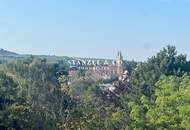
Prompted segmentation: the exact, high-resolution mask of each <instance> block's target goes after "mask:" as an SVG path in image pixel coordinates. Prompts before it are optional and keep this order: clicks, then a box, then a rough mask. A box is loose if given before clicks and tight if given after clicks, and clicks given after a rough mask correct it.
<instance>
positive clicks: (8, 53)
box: [0, 48, 19, 57]
mask: <svg viewBox="0 0 190 130" xmlns="http://www.w3.org/2000/svg"><path fill="white" fill-rule="evenodd" d="M18 55H19V54H17V53H15V52H11V51H8V50H4V49H2V48H0V56H13V57H14V56H18Z"/></svg>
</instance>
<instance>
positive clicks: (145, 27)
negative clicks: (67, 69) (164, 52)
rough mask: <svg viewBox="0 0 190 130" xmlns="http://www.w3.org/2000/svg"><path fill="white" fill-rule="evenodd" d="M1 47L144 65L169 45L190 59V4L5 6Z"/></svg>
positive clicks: (179, 0) (150, 0)
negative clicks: (119, 57) (119, 55)
mask: <svg viewBox="0 0 190 130" xmlns="http://www.w3.org/2000/svg"><path fill="white" fill-rule="evenodd" d="M0 16H1V17H0V48H3V49H6V50H10V51H13V52H17V53H21V54H34V55H57V56H72V57H90V58H115V55H116V53H117V51H122V54H123V56H124V59H127V60H138V61H144V60H146V59H147V58H148V57H151V56H153V55H155V54H156V53H157V52H159V50H160V49H162V47H165V46H166V45H168V44H170V45H175V46H176V47H177V50H178V51H179V53H184V54H187V55H188V57H190V51H189V49H188V48H190V44H189V43H190V38H189V35H188V34H189V33H190V1H189V0H144V1H142V0H119V1H115V0H105V1H101V0H97V1H88V0H81V1H77V0H73V1H69V0H63V1H62V0H58V1H50V0H47V1H45V0H42V1H38V0H28V1H24V0H21V1H13V0H12V1H11V2H10V1H1V2H0Z"/></svg>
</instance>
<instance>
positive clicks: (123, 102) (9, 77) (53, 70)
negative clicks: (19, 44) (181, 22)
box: [0, 46, 190, 130]
mask: <svg viewBox="0 0 190 130" xmlns="http://www.w3.org/2000/svg"><path fill="white" fill-rule="evenodd" d="M128 67H129V68H130V74H129V75H130V78H129V81H125V80H124V81H119V80H117V79H114V80H109V81H104V80H94V79H92V78H90V77H89V76H88V75H85V74H84V73H83V72H80V71H79V72H78V74H77V75H76V77H74V79H73V80H72V82H71V83H68V66H67V65H66V64H65V63H64V61H56V62H49V60H48V59H47V58H44V57H42V58H39V57H36V56H27V57H25V58H14V60H10V61H7V62H5V60H3V61H1V62H0V130H190V61H189V60H187V57H186V55H184V54H178V53H177V50H176V48H175V47H174V46H167V47H165V48H163V49H161V50H160V52H158V53H157V54H155V56H153V57H151V58H148V59H147V61H144V62H140V63H136V62H134V61H133V62H128ZM60 70H61V72H62V73H58V72H60ZM105 82H106V83H107V82H109V83H114V84H115V85H116V87H117V88H118V90H120V92H118V91H117V92H115V91H114V92H111V91H109V90H108V89H105V88H104V87H103V86H101V84H102V83H105Z"/></svg>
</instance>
